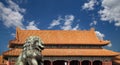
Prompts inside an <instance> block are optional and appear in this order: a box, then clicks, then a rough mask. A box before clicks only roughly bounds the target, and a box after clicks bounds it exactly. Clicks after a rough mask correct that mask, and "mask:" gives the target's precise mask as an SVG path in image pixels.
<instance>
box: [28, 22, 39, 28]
mask: <svg viewBox="0 0 120 65" xmlns="http://www.w3.org/2000/svg"><path fill="white" fill-rule="evenodd" d="M26 29H27V30H39V28H38V27H37V25H36V24H35V22H34V21H31V22H29V24H28V26H26Z"/></svg>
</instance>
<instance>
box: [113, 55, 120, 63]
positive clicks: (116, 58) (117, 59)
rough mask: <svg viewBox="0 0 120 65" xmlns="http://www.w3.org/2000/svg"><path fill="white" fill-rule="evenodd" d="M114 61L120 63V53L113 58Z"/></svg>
mask: <svg viewBox="0 0 120 65" xmlns="http://www.w3.org/2000/svg"><path fill="white" fill-rule="evenodd" d="M113 62H114V63H116V64H120V53H119V55H118V56H115V58H114V59H113Z"/></svg>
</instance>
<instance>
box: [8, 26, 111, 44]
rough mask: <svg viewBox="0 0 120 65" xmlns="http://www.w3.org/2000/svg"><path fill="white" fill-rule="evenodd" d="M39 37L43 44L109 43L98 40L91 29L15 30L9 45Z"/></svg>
mask: <svg viewBox="0 0 120 65" xmlns="http://www.w3.org/2000/svg"><path fill="white" fill-rule="evenodd" d="M29 36H39V37H40V38H41V39H42V41H43V42H44V44H89V45H106V44H108V43H109V41H104V40H99V39H98V38H97V36H96V34H95V31H94V30H93V29H91V30H89V31H86V30H84V31H80V30H75V31H73V30H72V31H71V30H21V29H19V28H17V29H16V39H15V40H11V41H10V45H11V44H23V43H24V42H25V40H26V38H27V37H29Z"/></svg>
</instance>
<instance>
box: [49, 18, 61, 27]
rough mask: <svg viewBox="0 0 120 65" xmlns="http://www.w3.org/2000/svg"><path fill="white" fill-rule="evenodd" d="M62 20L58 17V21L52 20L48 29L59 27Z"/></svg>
mask: <svg viewBox="0 0 120 65" xmlns="http://www.w3.org/2000/svg"><path fill="white" fill-rule="evenodd" d="M61 20H62V18H61V17H60V16H59V17H58V19H54V20H53V21H52V23H51V24H50V26H49V27H48V29H50V28H53V27H54V26H57V25H60V21H61Z"/></svg>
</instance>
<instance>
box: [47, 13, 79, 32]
mask: <svg viewBox="0 0 120 65" xmlns="http://www.w3.org/2000/svg"><path fill="white" fill-rule="evenodd" d="M74 19H75V17H74V16H73V15H65V17H64V18H62V17H61V16H59V17H58V19H54V20H53V21H52V23H51V24H50V26H49V27H48V29H50V28H53V27H54V26H58V27H59V28H60V29H62V30H78V29H79V24H77V25H76V26H75V27H73V26H72V23H73V21H74Z"/></svg>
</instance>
